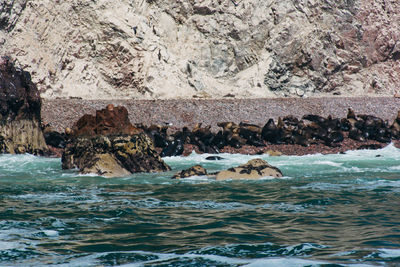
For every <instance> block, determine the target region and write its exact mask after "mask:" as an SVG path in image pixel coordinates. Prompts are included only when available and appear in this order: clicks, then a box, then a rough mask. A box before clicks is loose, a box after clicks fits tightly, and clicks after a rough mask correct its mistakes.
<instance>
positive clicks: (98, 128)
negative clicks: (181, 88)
mask: <svg viewBox="0 0 400 267" xmlns="http://www.w3.org/2000/svg"><path fill="white" fill-rule="evenodd" d="M72 132H73V135H74V136H88V135H89V136H93V135H110V134H128V135H134V134H138V133H140V132H142V130H141V129H139V128H136V127H134V126H133V125H132V124H131V122H130V121H129V118H128V110H127V109H126V108H125V107H123V106H118V107H114V106H113V105H112V104H109V105H108V106H107V107H106V108H105V109H102V110H97V111H96V116H92V115H89V114H86V115H84V116H82V117H81V118H80V119H79V120H78V121H77V122H76V123H75V124H74V126H73V128H72Z"/></svg>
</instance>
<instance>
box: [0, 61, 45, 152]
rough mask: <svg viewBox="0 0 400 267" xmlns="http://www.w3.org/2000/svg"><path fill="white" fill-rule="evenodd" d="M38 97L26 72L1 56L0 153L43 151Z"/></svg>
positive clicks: (43, 144) (37, 92)
mask: <svg viewBox="0 0 400 267" xmlns="http://www.w3.org/2000/svg"><path fill="white" fill-rule="evenodd" d="M40 108H41V99H40V95H39V91H38V89H37V88H36V86H35V84H33V83H32V81H31V76H30V74H29V73H28V72H26V71H23V70H21V69H19V68H16V67H15V66H14V64H13V63H12V62H11V59H10V58H8V57H1V58H0V153H11V154H21V153H31V154H39V155H43V154H46V153H47V151H48V149H47V146H46V142H45V139H44V137H43V132H42V129H41V128H40V125H41V120H40Z"/></svg>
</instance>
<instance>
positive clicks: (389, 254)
mask: <svg viewBox="0 0 400 267" xmlns="http://www.w3.org/2000/svg"><path fill="white" fill-rule="evenodd" d="M378 251H379V256H380V257H381V258H385V259H387V258H400V249H388V248H383V249H379V250H378Z"/></svg>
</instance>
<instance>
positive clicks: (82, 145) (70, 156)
mask: <svg viewBox="0 0 400 267" xmlns="http://www.w3.org/2000/svg"><path fill="white" fill-rule="evenodd" d="M62 168H63V169H74V168H78V169H79V171H80V173H82V174H88V173H94V174H97V175H101V176H105V177H121V176H127V175H129V174H132V173H136V172H163V171H168V170H170V167H169V166H168V165H167V164H165V163H164V161H163V160H162V159H161V158H160V156H159V155H158V154H157V152H156V151H155V150H154V146H153V143H152V141H151V139H150V138H149V137H148V136H147V135H145V134H143V133H140V134H136V135H131V136H130V135H115V136H112V135H109V136H105V135H103V136H94V137H87V136H82V137H77V138H75V139H74V140H73V141H72V142H70V143H69V144H68V145H67V147H66V149H65V150H64V153H63V156H62Z"/></svg>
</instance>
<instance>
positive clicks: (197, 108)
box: [42, 97, 400, 155]
mask: <svg viewBox="0 0 400 267" xmlns="http://www.w3.org/2000/svg"><path fill="white" fill-rule="evenodd" d="M109 103H113V104H114V105H123V106H125V107H126V108H127V110H128V112H129V119H130V121H131V122H132V123H133V124H143V125H147V126H150V125H161V126H168V131H169V132H170V133H172V132H176V131H178V130H181V129H182V128H183V127H188V128H189V129H193V127H195V125H196V124H197V123H202V125H203V126H207V125H209V126H211V128H210V130H211V131H212V132H215V133H216V132H218V130H220V129H221V128H220V127H219V126H218V125H217V124H218V123H220V122H224V121H231V122H234V123H237V124H239V123H240V122H245V123H248V124H255V125H259V126H261V127H262V126H264V124H265V123H266V122H267V120H268V119H269V118H272V119H274V120H275V122H277V120H278V118H279V117H281V118H283V117H285V116H290V115H292V116H294V117H296V118H299V119H300V118H302V116H304V115H306V114H318V115H320V116H322V117H328V116H329V115H331V116H332V117H334V118H345V117H346V115H347V111H348V108H351V109H353V110H354V111H355V113H356V114H369V115H374V116H376V117H379V118H381V119H382V120H384V121H387V122H388V124H391V123H392V122H393V121H394V119H395V118H396V116H397V110H399V108H400V99H399V98H394V97H351V98H350V97H330V98H308V99H304V98H303V99H299V98H278V99H235V100H233V99H230V100H228V99H221V100H151V101H147V100H110V101H105V100H97V101H93V100H81V99H55V100H46V99H45V100H44V101H43V105H42V120H43V122H44V123H47V124H49V125H50V126H51V127H52V128H53V129H54V130H55V131H59V132H63V131H64V129H65V128H66V127H72V125H73V123H74V122H76V121H77V120H78V119H79V118H80V117H81V116H82V115H84V114H94V113H95V111H96V110H97V109H101V108H103V107H104V106H106V105H107V104H109ZM395 144H396V142H395ZM385 145H386V144H385V143H380V142H378V141H376V140H368V139H367V140H365V141H362V142H361V141H356V140H353V139H351V138H347V135H346V134H344V140H343V141H342V142H341V145H340V146H334V147H332V146H326V145H324V144H322V143H318V144H309V145H308V146H302V145H299V144H266V146H265V147H256V146H250V145H243V146H241V147H240V148H234V147H225V148H223V149H221V150H220V152H228V153H246V154H262V153H266V152H268V151H279V152H281V153H283V154H286V155H305V154H312V153H339V152H345V151H347V150H354V149H359V148H379V147H383V146H385ZM184 150H185V151H184V154H187V153H190V152H191V151H192V150H195V151H196V150H197V151H198V149H197V148H196V146H192V145H185V149H184ZM198 152H200V151H198Z"/></svg>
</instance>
